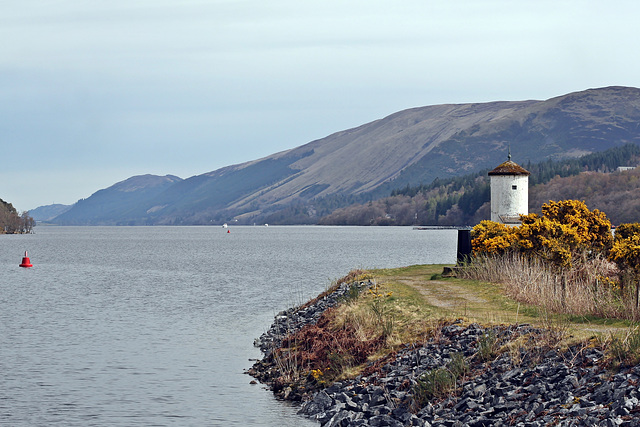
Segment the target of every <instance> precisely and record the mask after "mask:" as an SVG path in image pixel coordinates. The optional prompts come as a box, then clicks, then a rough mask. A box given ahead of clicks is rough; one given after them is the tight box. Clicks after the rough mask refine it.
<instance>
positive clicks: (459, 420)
mask: <svg viewBox="0 0 640 427" xmlns="http://www.w3.org/2000/svg"><path fill="white" fill-rule="evenodd" d="M368 285H369V283H367V282H359V283H355V284H351V285H350V284H346V283H343V284H342V285H340V286H339V287H338V288H337V289H336V290H335V291H334V292H332V293H329V294H327V295H323V296H322V297H320V298H318V299H316V300H313V301H312V302H310V303H308V304H305V305H304V306H302V307H300V308H291V309H289V310H286V311H283V312H281V313H279V314H278V315H277V316H276V318H275V322H274V324H273V325H272V326H271V328H270V329H269V331H267V332H265V334H263V335H262V336H261V337H260V338H258V339H257V340H256V341H255V345H256V346H258V347H260V349H261V350H262V351H263V353H264V355H265V356H264V358H263V359H262V360H261V361H258V362H256V363H255V364H254V366H253V367H252V368H251V369H250V371H249V372H248V373H249V374H250V375H252V376H254V377H255V378H257V379H258V380H259V381H261V382H262V383H264V384H266V385H268V386H269V387H270V388H271V390H273V392H274V393H275V395H276V396H277V397H278V398H282V399H287V400H293V401H301V402H302V404H301V408H300V414H301V415H303V416H306V417H309V418H311V419H313V420H316V421H318V422H319V424H321V425H323V426H555V425H558V426H640V366H633V367H621V368H620V369H618V370H616V371H612V370H609V369H607V366H606V364H605V360H604V354H603V351H602V350H601V349H599V348H597V347H596V346H594V345H583V346H576V347H571V348H569V349H565V350H562V351H561V350H559V349H557V348H555V347H554V346H553V342H552V341H553V339H552V338H553V336H552V332H549V331H545V330H540V329H536V328H532V327H531V326H529V325H511V326H500V327H492V328H484V327H481V326H480V325H478V324H471V325H464V324H463V323H462V322H461V321H457V322H453V323H448V324H443V325H442V327H441V328H440V329H439V331H438V333H437V334H435V335H434V336H433V337H431V338H430V339H429V340H428V341H427V342H425V343H421V344H412V345H408V346H405V348H404V349H402V350H401V351H399V352H398V353H397V354H395V355H393V356H392V357H389V358H388V359H387V360H385V361H384V363H380V364H377V365H376V366H371V367H370V368H368V369H366V370H365V373H364V374H363V375H361V376H358V377H357V378H355V379H353V380H349V381H342V382H336V383H334V384H332V385H330V386H329V387H328V388H326V389H321V388H320V387H319V385H318V384H317V382H315V381H313V379H312V378H311V375H308V376H307V377H306V378H302V380H301V381H299V382H296V383H293V382H291V383H287V382H286V381H285V382H283V381H282V380H278V378H281V372H279V367H278V364H277V363H276V361H275V360H273V357H272V353H273V350H274V349H276V348H278V347H279V346H280V344H281V343H282V340H283V338H284V337H285V336H286V335H288V334H290V333H293V332H295V331H297V330H299V329H301V328H303V327H304V326H305V325H310V324H313V323H314V322H315V321H317V320H318V318H319V317H320V316H321V315H322V313H323V312H324V311H325V310H326V309H328V308H329V307H333V306H335V305H337V304H339V302H340V300H341V299H342V298H344V296H345V295H346V294H347V293H348V292H349V290H350V287H351V286H359V287H366V286H368ZM487 337H491V338H492V340H493V341H492V343H491V344H492V348H493V349H495V350H496V351H495V353H489V354H487V353H486V351H487V349H486V343H487ZM523 343H529V345H523ZM498 348H500V349H501V350H500V351H497V349H498ZM505 349H506V350H505ZM459 355H462V356H464V360H465V361H466V363H467V370H466V372H465V373H464V375H463V376H461V377H460V378H459V379H458V380H457V382H456V387H455V391H452V392H449V393H446V394H445V395H440V396H437V397H430V398H429V399H425V398H424V396H419V395H418V394H419V389H418V387H417V385H418V383H420V382H421V380H422V379H424V378H425V375H426V373H431V372H435V371H437V370H446V369H449V368H448V367H449V366H450V364H451V362H452V360H453V359H455V358H456V356H459ZM487 356H489V357H487ZM280 368H281V367H280Z"/></svg>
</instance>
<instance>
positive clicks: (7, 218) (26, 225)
mask: <svg viewBox="0 0 640 427" xmlns="http://www.w3.org/2000/svg"><path fill="white" fill-rule="evenodd" d="M34 226H35V221H34V220H33V218H31V217H30V216H29V212H26V211H25V212H22V214H18V211H16V209H15V208H14V207H13V205H12V204H11V203H7V202H5V201H4V200H2V199H0V234H15V233H31V232H32V231H33V227H34Z"/></svg>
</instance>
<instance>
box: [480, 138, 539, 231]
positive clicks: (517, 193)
mask: <svg viewBox="0 0 640 427" xmlns="http://www.w3.org/2000/svg"><path fill="white" fill-rule="evenodd" d="M529 175H531V173H530V172H529V171H528V170H526V169H524V168H523V167H521V166H520V165H518V164H516V163H514V162H512V161H511V150H509V156H508V160H507V161H506V162H504V163H502V164H501V165H499V166H498V167H496V168H495V169H494V170H492V171H491V172H489V179H490V181H491V221H494V222H500V223H502V224H510V225H517V224H520V215H521V214H522V215H527V214H528V213H529Z"/></svg>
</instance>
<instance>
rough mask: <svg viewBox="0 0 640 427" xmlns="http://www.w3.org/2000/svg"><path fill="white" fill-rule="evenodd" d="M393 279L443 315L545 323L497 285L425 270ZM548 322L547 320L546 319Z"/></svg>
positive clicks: (595, 328)
mask: <svg viewBox="0 0 640 427" xmlns="http://www.w3.org/2000/svg"><path fill="white" fill-rule="evenodd" d="M392 280H393V281H394V282H398V283H401V284H404V285H408V286H410V287H412V288H414V289H416V290H417V291H418V292H419V293H420V295H422V296H423V297H424V299H425V301H426V302H427V304H429V305H430V306H432V307H434V309H435V310H436V311H438V312H440V313H441V314H442V315H449V316H451V315H453V316H464V317H466V318H469V319H470V320H473V321H478V322H480V323H485V322H490V323H494V322H497V323H515V322H519V323H532V324H541V323H545V322H543V320H542V319H541V318H540V317H539V316H532V315H526V314H524V313H523V311H524V310H521V306H520V305H519V304H518V303H517V302H513V301H510V300H508V299H506V298H504V297H503V296H502V293H501V292H500V289H499V288H498V287H495V286H486V287H483V286H470V285H468V284H467V283H465V282H464V281H461V280H457V279H452V280H429V276H428V275H425V274H424V272H422V274H420V273H419V272H417V271H416V272H415V274H408V275H407V274H400V275H397V276H393V279H392ZM546 323H547V325H546V326H548V323H549V322H548V321H546ZM561 327H563V328H565V327H566V328H568V329H571V330H572V331H575V332H578V331H580V335H594V334H598V335H608V334H610V333H611V332H620V331H625V330H626V329H627V327H624V326H619V325H618V326H608V325H602V324H591V323H569V322H564V323H563V324H562V325H561Z"/></svg>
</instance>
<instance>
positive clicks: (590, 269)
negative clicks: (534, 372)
mask: <svg viewBox="0 0 640 427" xmlns="http://www.w3.org/2000/svg"><path fill="white" fill-rule="evenodd" d="M615 273H616V270H615V265H614V264H612V263H610V262H608V261H607V260H605V259H603V258H601V257H596V258H595V259H590V260H578V261H577V262H576V263H574V266H573V267H572V268H570V269H566V270H564V271H562V272H557V271H555V270H554V269H553V268H552V267H551V266H549V265H548V264H546V263H544V262H543V261H541V260H539V259H536V258H530V257H524V256H521V255H518V254H506V255H499V256H484V257H478V258H476V259H474V261H473V262H472V263H471V264H469V265H467V266H466V267H465V268H464V269H462V271H461V272H460V276H461V277H464V278H468V279H473V280H480V281H487V282H493V283H500V284H502V285H503V287H504V292H505V294H506V295H507V296H508V297H509V298H512V299H514V300H515V301H519V302H521V303H525V304H530V305H535V306H537V307H540V309H541V311H542V312H545V313H559V314H565V315H572V316H582V317H599V318H609V319H628V320H633V319H637V318H638V313H636V310H635V307H634V306H633V301H632V300H631V299H630V298H625V297H624V295H622V294H621V292H620V288H619V287H618V286H616V282H615V279H614V278H615Z"/></svg>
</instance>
